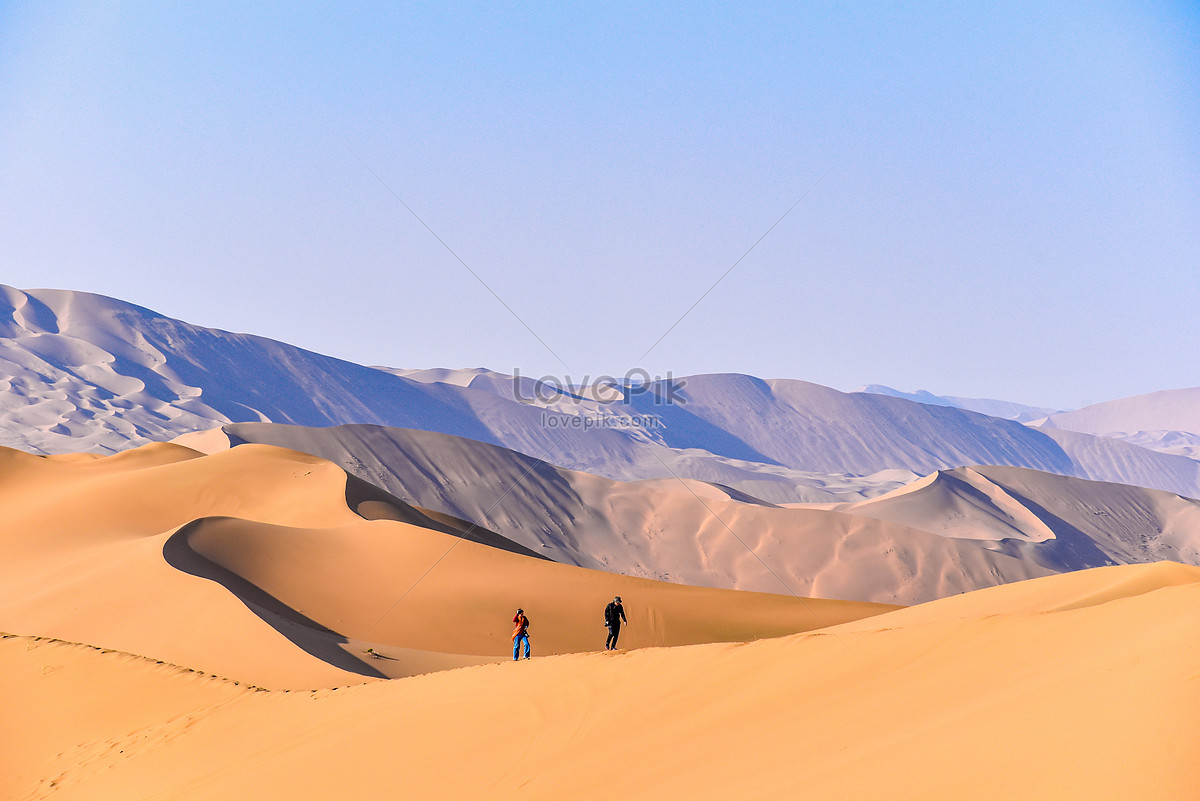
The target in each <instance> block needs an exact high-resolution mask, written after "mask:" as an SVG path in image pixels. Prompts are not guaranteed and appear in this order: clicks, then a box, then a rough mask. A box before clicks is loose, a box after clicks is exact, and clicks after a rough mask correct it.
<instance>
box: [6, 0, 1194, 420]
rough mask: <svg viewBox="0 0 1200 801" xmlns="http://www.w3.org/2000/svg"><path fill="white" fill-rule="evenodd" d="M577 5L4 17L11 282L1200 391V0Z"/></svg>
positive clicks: (424, 340) (428, 349) (249, 311)
mask: <svg viewBox="0 0 1200 801" xmlns="http://www.w3.org/2000/svg"><path fill="white" fill-rule="evenodd" d="M167 5H170V6H172V8H171V9H167V8H164V7H163V6H167ZM567 5H569V4H560V3H555V4H546V5H544V6H526V7H524V8H522V9H520V10H514V9H511V8H508V7H507V5H506V4H496V5H471V6H458V7H453V8H451V7H447V6H446V5H445V4H443V3H429V4H420V5H406V6H405V8H404V9H403V10H397V9H396V8H394V7H393V5H392V4H380V5H378V6H372V5H358V6H356V8H355V10H348V9H346V8H343V5H342V4H338V3H330V4H327V5H315V4H304V7H305V8H306V9H308V10H306V11H303V12H297V11H295V10H290V9H288V8H287V7H281V8H279V9H276V10H273V11H262V10H258V11H255V10H247V9H246V8H244V7H243V4H241V3H207V4H187V5H186V6H184V4H160V3H138V4H133V3H128V4H126V3H103V2H89V3H78V4H75V3H60V4H54V5H53V6H52V5H51V4H43V3H27V4H26V3H3V2H0V268H2V269H0V282H3V283H7V284H11V285H15V286H18V287H23V288H31V287H57V288H68V289H82V290H88V291H94V292H100V293H103V294H107V295H113V296H116V297H120V298H123V299H125V300H130V301H133V302H135V303H139V304H142V305H145V306H149V307H151V308H154V309H156V310H158V311H161V312H164V313H166V314H169V315H171V316H175V317H180V318H182V319H185V320H188V321H190V322H194V323H198V324H201V325H208V326H214V327H219V328H226V329H230V330H237V331H247V332H251V333H257V334H262V335H264V336H269V337H273V338H276V339H281V340H285V341H287V342H291V343H293V344H297V345H300V346H303V347H307V348H311V349H313V350H317V351H321V352H323V353H329V354H332V355H335V356H340V357H343V358H347V359H351V360H354V361H358V362H363V363H368V364H387V365H392V366H402V367H427V366H450V367H458V366H488V367H491V368H493V369H496V370H502V371H506V372H508V371H512V370H513V369H514V368H519V369H520V370H521V371H522V372H523V373H526V374H531V375H542V374H545V373H552V374H554V375H559V376H561V375H563V374H564V373H569V374H570V375H571V376H573V377H576V378H578V377H581V376H583V375H584V374H596V373H601V372H603V373H610V374H618V375H619V374H621V373H623V372H625V371H626V370H628V369H629V368H631V367H634V366H641V367H644V368H646V369H648V370H649V371H651V372H652V373H664V372H666V371H668V370H670V371H672V372H673V373H674V374H675V375H677V376H678V375H685V374H689V373H698V372H718V371H736V372H747V373H753V374H756V375H759V376H763V377H790V378H802V379H806V380H810V381H816V382H818V383H822V384H827V385H830V386H834V387H838V388H841V389H852V388H854V387H856V386H858V385H861V384H865V383H883V384H889V385H892V386H895V387H898V388H901V389H906V390H913V389H917V388H924V389H929V390H931V391H934V392H939V393H944V394H957V395H974V396H987V397H1000V398H1005V399H1011V400H1016V401H1022V402H1026V403H1033V404H1043V405H1051V406H1058V407H1073V406H1078V405H1082V404H1084V403H1086V402H1089V401H1090V402H1095V401H1101V400H1107V399H1111V398H1115V397H1121V396H1126V395H1132V394H1138V393H1142V392H1149V391H1153V390H1156V389H1166V388H1174V387H1182V386H1195V385H1200V356H1198V350H1200V349H1198V347H1197V346H1198V345H1200V320H1198V318H1200V12H1197V10H1196V9H1195V8H1194V6H1193V5H1192V4H1190V3H1106V2H1098V3H1079V4H1049V5H1047V4H1044V3H1031V4H1028V6H1027V7H1025V8H1013V7H1012V4H1008V3H1000V4H995V5H988V4H983V3H960V4H940V3H938V4H905V5H901V4H897V3H867V4H854V5H847V4H841V3H830V4H819V3H816V4H794V3H780V4H758V5H756V6H755V7H754V8H753V9H750V10H748V9H746V8H743V7H741V6H740V5H737V4H730V5H723V6H716V5H710V4H680V7H679V8H675V9H657V10H656V9H654V8H647V7H646V6H645V5H644V4H641V3H639V4H633V5H613V4H604V5H600V4H597V5H596V6H592V7H590V10H587V9H585V10H579V9H569V8H566V7H565V6H567ZM797 5H802V6H803V10H797V8H796V6H797ZM181 8H186V10H180V9H181ZM372 171H374V172H375V173H377V174H378V175H379V177H380V178H381V179H382V180H383V181H384V182H386V183H387V185H388V186H389V187H390V188H391V189H392V190H394V191H395V192H396V194H398V195H399V196H400V197H401V198H403V199H404V200H405V202H407V203H408V204H409V205H410V206H412V207H413V209H414V210H415V211H416V212H417V213H418V214H420V215H421V216H422V218H423V219H424V220H425V221H426V222H427V223H428V224H429V226H430V227H431V228H432V229H433V230H434V231H436V232H437V233H438V234H439V235H440V236H441V237H442V238H443V239H445V240H446V242H447V243H448V244H449V245H450V246H451V247H453V248H454V249H455V250H456V251H457V253H458V254H459V255H460V256H461V257H462V258H463V259H464V260H465V261H466V262H467V263H468V264H469V265H470V266H471V267H472V269H474V270H475V271H476V272H477V273H478V274H479V276H480V277H481V278H483V280H484V281H486V282H487V284H488V285H489V286H490V287H491V288H492V289H493V290H494V291H495V292H496V294H498V295H499V296H500V297H501V298H503V299H504V301H505V302H506V303H507V304H508V305H509V306H510V307H511V308H512V309H513V310H514V311H515V312H516V313H517V314H518V315H519V316H520V317H521V318H522V319H523V320H524V321H525V322H526V323H528V325H529V326H530V327H531V328H532V329H533V330H534V331H536V332H537V334H538V335H539V336H540V337H541V338H542V339H543V340H544V341H545V342H546V343H547V344H548V345H549V346H550V348H551V349H553V351H554V352H555V353H557V354H558V355H559V356H561V357H562V360H563V361H564V362H565V363H566V367H564V366H563V365H561V364H559V363H558V362H557V361H556V359H555V357H554V356H552V355H551V354H550V353H548V352H547V350H546V349H545V348H543V346H542V345H541V344H539V342H538V341H537V339H535V338H534V337H533V336H531V335H530V334H529V332H528V331H526V330H525V328H524V327H523V326H522V325H521V324H520V323H519V322H517V321H516V320H514V319H513V317H512V316H510V314H509V312H508V311H506V310H505V308H504V306H502V305H501V304H500V303H498V302H497V301H496V300H495V299H494V298H493V297H492V296H491V295H490V294H489V293H488V291H487V290H486V289H484V288H483V287H482V286H480V285H479V284H478V283H477V282H476V281H475V279H474V278H472V277H471V275H470V273H468V272H467V271H466V270H465V269H463V267H462V266H461V265H459V264H458V263H457V262H456V261H455V260H454V258H453V257H452V256H450V254H448V253H447V252H446V251H445V250H443V249H442V247H441V245H439V244H438V243H437V241H436V240H434V239H433V237H431V236H430V234H429V233H428V232H427V231H426V230H425V229H424V228H422V227H421V225H420V224H419V223H418V222H417V221H416V220H414V219H413V218H412V217H411V216H410V215H409V213H408V212H407V211H405V209H404V208H403V207H402V206H401V205H400V204H399V203H398V202H397V201H396V200H395V198H393V197H392V196H391V195H390V194H389V192H388V190H387V189H385V188H384V187H383V186H381V184H380V183H379V182H378V181H377V180H376V179H375V178H374V177H373V176H372V174H371V172H372ZM822 175H824V178H822V179H821V180H820V181H819V182H818V178H820V177H821V176H822ZM814 183H816V185H815V186H814ZM806 190H811V191H809V194H808V195H807V196H806V197H805V198H804V200H803V201H802V202H801V203H800V204H799V205H797V206H796V208H795V210H794V211H793V212H792V213H791V214H790V215H789V216H788V217H787V218H786V219H785V220H784V221H783V222H782V223H780V224H779V226H778V227H777V228H775V230H774V231H773V232H772V233H771V234H770V236H768V237H767V238H766V239H764V240H763V242H762V244H761V245H759V246H758V248H757V249H756V250H754V252H752V253H751V254H750V255H749V256H748V257H747V258H746V259H745V261H743V262H742V263H741V264H740V265H739V266H738V267H737V268H736V269H735V270H733V272H731V273H730V274H729V276H728V277H727V278H726V279H725V280H724V281H723V282H722V283H721V284H720V285H719V286H717V287H716V289H714V290H713V291H712V292H711V294H709V295H708V296H707V297H706V298H705V299H704V300H703V301H702V302H701V303H700V304H699V305H698V306H697V307H696V308H695V310H694V311H692V312H691V314H690V315H688V317H687V318H686V319H685V320H684V321H683V322H681V323H680V324H679V325H678V327H676V328H675V329H674V330H673V331H672V332H671V334H670V335H669V336H667V337H666V338H665V339H664V340H663V341H662V343H661V344H659V345H658V346H657V347H656V348H655V349H654V351H653V352H652V353H650V355H649V356H647V357H646V358H645V359H644V360H639V359H640V357H641V355H642V354H643V353H644V352H645V350H646V349H647V348H648V347H650V345H651V344H652V343H653V342H654V341H655V340H656V339H657V338H658V337H659V336H660V335H661V334H662V333H663V332H664V331H665V330H666V329H667V328H668V327H669V326H670V325H671V324H672V323H673V322H675V320H676V319H678V317H679V316H680V315H681V314H683V313H684V311H685V310H687V308H688V307H689V306H690V305H691V304H692V303H693V302H694V301H695V300H696V299H697V298H699V297H700V296H701V295H702V294H703V293H704V292H705V290H706V289H708V288H709V287H710V286H711V285H712V283H713V282H714V281H716V280H717V278H718V277H719V276H720V275H721V274H722V273H723V272H725V271H726V270H727V269H728V268H729V266H730V265H731V264H733V263H734V262H735V261H736V260H737V258H738V257H739V256H741V255H742V253H743V252H744V251H745V250H746V248H748V247H749V246H750V245H751V244H752V243H753V242H754V241H755V239H757V238H758V237H759V236H760V235H761V234H762V233H763V232H764V231H765V230H766V229H767V228H768V227H769V226H770V225H771V224H772V223H773V222H774V221H775V220H776V219H777V218H778V217H779V215H780V214H782V213H783V212H784V211H785V210H786V209H787V208H788V207H789V206H791V205H792V203H794V202H795V201H796V199H797V198H799V197H800V196H801V195H802V194H803V193H804V192H805V191H806Z"/></svg>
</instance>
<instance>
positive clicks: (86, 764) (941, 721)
mask: <svg viewBox="0 0 1200 801" xmlns="http://www.w3.org/2000/svg"><path fill="white" fill-rule="evenodd" d="M1068 584H1069V585H1070V586H1066V585H1068ZM987 593H991V594H992V595H991V597H990V598H985V599H984V601H985V602H983V603H981V602H980V600H979V597H980V596H983V595H985V594H987ZM1089 599H1090V600H1089ZM1047 602H1049V607H1047V608H1042V606H1041V605H1042V604H1044V603H1047ZM925 609H926V611H927V612H929V613H931V614H928V615H925V616H922V615H920V614H919V610H918V609H911V610H901V611H898V612H895V613H892V614H888V615H884V616H880V617H876V618H873V619H871V620H870V621H862V622H859V623H854V624H850V625H849V626H844V627H840V628H838V629H833V630H827V631H823V632H813V633H809V634H801V635H793V636H789V637H784V638H781V639H776V640H767V641H760V642H756V643H749V644H741V645H737V644H723V645H721V644H718V645H704V646H693V647H685V648H666V649H647V650H641V651H634V652H628V653H618V654H605V653H597V654H576V655H568V656H560V657H552V658H546V659H541V660H534V661H532V662H529V663H524V662H522V663H506V664H498V665H486V666H479V667H472V668H466V669H462V670H456V671H449V672H444V673H437V674H431V675H426V676H419V677H413V678H408V679H400V680H396V681H391V682H377V683H370V684H362V685H357V686H354V687H350V688H345V689H339V690H323V691H319V692H316V693H309V692H290V693H285V692H281V691H275V692H255V691H254V690H252V689H249V688H246V687H244V686H243V687H235V686H232V685H231V684H230V683H229V682H226V681H221V680H217V679H212V678H206V677H202V676H198V675H196V674H192V673H186V672H183V671H182V670H181V669H179V668H176V667H173V666H169V665H160V664H155V663H153V662H149V661H146V660H139V659H136V658H132V657H129V656H125V655H121V654H114V653H108V654H104V653H99V652H97V651H95V650H92V649H89V648H86V647H82V646H75V645H67V644H61V643H52V642H46V641H41V642H37V641H32V640H29V639H26V638H10V639H5V640H0V677H2V679H3V680H2V681H0V687H3V688H4V693H5V697H4V699H3V700H4V709H5V713H4V714H5V716H6V720H5V728H6V730H7V731H15V732H22V734H23V736H22V737H21V738H20V742H19V743H18V744H17V746H16V747H15V750H9V749H7V748H6V749H5V751H4V752H3V756H2V757H0V760H3V763H2V764H0V768H3V769H2V770H0V795H2V796H3V797H33V798H40V797H52V798H55V799H60V798H61V799H88V800H89V801H103V800H104V799H121V800H122V801H124V800H125V799H130V798H163V799H166V798H170V799H197V800H198V799H227V798H257V799H267V800H269V799H288V801H296V800H297V799H327V798H349V797H364V796H365V797H372V798H392V797H411V798H464V799H466V798H471V799H473V798H496V799H504V798H512V799H517V798H521V799H563V798H571V799H591V798H596V799H600V798H611V797H613V796H618V797H621V798H630V799H641V798H646V799H650V798H654V799H660V798H688V799H710V798H711V799H727V798H787V799H791V798H813V799H833V798H838V799H841V798H849V799H875V798H887V799H914V800H915V799H921V800H922V801H925V800H926V799H932V798H937V799H945V798H955V799H957V798H962V799H997V800H999V799H1004V800H1005V801H1008V800H1009V799H1019V798H1020V799H1023V798H1038V799H1085V798H1086V799H1122V800H1124V799H1131V798H1137V799H1188V798H1196V797H1197V795H1198V791H1197V784H1196V760H1197V754H1200V727H1197V726H1196V718H1197V714H1198V713H1200V569H1196V568H1181V567H1179V566H1174V565H1164V564H1157V565H1147V566H1141V565H1139V566H1126V567H1117V568H1102V569H1097V570H1092V571H1087V572H1086V573H1081V574H1075V575H1071V576H1055V577H1050V578H1045V579H1038V580H1034V581H1030V582H1024V583H1021V584H1015V585H1010V586H1008V587H1004V588H1000V589H999V590H990V591H989V590H985V591H981V592H980V593H972V594H969V595H965V596H961V597H957V598H950V599H945V600H942V601H937V602H933V603H931V604H929V605H927V607H925ZM1050 610H1054V611H1050ZM906 621H907V622H906ZM123 697H128V698H137V699H138V703H137V704H129V703H122V702H121V701H120V700H118V699H120V698H123ZM68 711H69V714H66V713H67V712H68ZM51 782H53V787H51ZM51 789H53V791H54V792H51Z"/></svg>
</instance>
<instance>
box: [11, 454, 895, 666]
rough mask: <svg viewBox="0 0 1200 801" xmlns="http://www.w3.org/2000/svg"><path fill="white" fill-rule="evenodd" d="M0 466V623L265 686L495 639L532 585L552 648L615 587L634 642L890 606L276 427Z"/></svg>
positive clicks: (436, 662) (567, 639)
mask: <svg viewBox="0 0 1200 801" xmlns="http://www.w3.org/2000/svg"><path fill="white" fill-rule="evenodd" d="M0 477H2V478H3V481H0V502H2V503H3V505H4V508H5V510H6V514H5V520H4V522H3V524H2V525H0V579H2V580H0V629H3V630H7V631H15V632H29V633H36V634H39V635H43V636H53V637H58V638H61V639H66V640H72V641H83V642H89V643H93V644H96V645H102V646H104V647H106V648H115V649H118V650H122V651H127V652H131V653H137V654H142V655H145V656H151V657H154V658H156V659H163V660H166V661H170V662H174V663H178V664H186V665H188V666H191V667H195V668H197V669H201V670H204V671H206V672H209V673H216V674H220V675H224V676H228V677H232V678H237V679H240V680H243V681H250V682H253V683H256V684H261V685H265V686H272V687H302V686H321V685H328V684H330V683H339V682H340V683H344V682H347V681H362V680H364V679H369V678H371V677H376V678H378V677H383V676H393V675H406V674H411V673H418V672H423V671H427V670H430V669H437V668H445V667H454V666H459V665H464V664H476V663H479V662H484V661H491V660H495V659H500V658H503V657H504V655H505V653H506V651H507V649H508V648H509V647H510V646H509V644H508V643H509V633H510V630H511V626H510V624H509V619H510V618H511V616H512V612H513V609H514V608H515V607H516V606H519V605H521V606H524V607H525V608H526V609H527V610H528V611H529V614H530V617H531V618H532V619H533V620H534V621H535V627H534V634H535V639H534V642H535V647H536V648H537V652H538V653H539V654H548V653H560V652H567V651H579V650H596V649H599V648H600V647H601V646H602V645H603V639H604V630H603V628H602V625H601V624H602V621H601V619H600V611H601V610H602V609H603V606H604V604H605V603H606V602H607V600H609V599H610V598H611V596H612V595H614V594H622V595H624V596H626V597H627V598H628V600H629V602H630V615H631V617H630V623H631V625H630V627H629V629H628V632H627V634H626V637H625V640H626V643H627V644H628V645H629V646H630V647H640V646H648V645H677V644H684V643H696V642H711V641H716V640H741V639H754V638H756V637H766V636H777V635H779V634H783V633H788V632H795V631H804V630H808V629H812V628H815V627H819V626H824V625H828V624H830V623H833V622H840V621H845V620H850V619H854V618H856V617H859V616H861V615H865V614H877V613H879V612H881V611H885V610H886V609H887V608H889V607H881V606H877V605H872V604H860V603H840V602H831V601H822V600H811V599H803V598H795V597H791V596H784V595H756V594H752V593H737V592H730V591H718V590H709V589H703V588H695V587H683V586H679V585H675V584H664V583H661V582H654V581H647V580H642V579H635V578H629V577H625V576H615V575H612V574H608V573H601V572H597V571H589V570H584V569H581V568H577V567H570V566H566V565H559V564H556V563H553V562H550V561H548V560H546V559H544V558H541V555H540V554H536V553H533V552H531V551H530V550H529V549H526V548H524V547H522V546H521V545H519V544H517V543H513V542H511V541H510V540H508V539H506V538H504V537H502V536H499V535H497V534H494V533H493V532H491V531H488V530H486V529H479V528H473V527H471V526H469V525H467V524H464V523H463V522H462V521H456V520H454V518H452V517H449V516H445V515H427V514H425V513H424V512H422V511H421V510H420V509H416V508H413V507H411V506H409V505H407V504H405V503H403V502H402V501H400V500H397V499H395V498H390V497H389V496H387V495H385V494H384V493H382V492H381V491H379V490H377V489H375V488H373V487H370V486H369V485H366V484H364V483H362V482H360V481H358V480H357V479H353V478H350V477H348V476H347V475H346V473H345V472H343V471H342V470H341V469H340V468H338V467H336V466H335V465H333V464H331V463H329V462H326V461H323V460H321V459H317V458H315V457H312V456H309V455H307V454H301V453H297V452H294V451H287V450H283V449H279V448H273V447H269V446H263V445H247V446H241V447H238V448H235V449H233V450H227V451H224V452H218V453H214V454H213V455H210V456H202V455H201V454H199V453H198V452H196V451H192V450H189V449H187V448H184V447H181V446H178V445H169V444H159V445H150V446H145V447H143V448H139V449H136V450H133V451H127V452H124V453H121V454H118V455H115V456H108V457H97V456H90V455H84V456H58V457H36V456H31V455H29V454H24V453H21V452H18V451H13V450H8V449H3V450H0ZM364 515H365V517H364ZM366 518H374V519H366ZM435 568H436V569H435ZM422 577H424V578H423V580H421V581H419V582H418V580H419V579H422ZM409 588H413V589H411V592H410V591H409ZM367 648H372V649H373V650H374V651H375V652H376V654H378V656H375V657H372V656H368V655H366V650H367Z"/></svg>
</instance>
